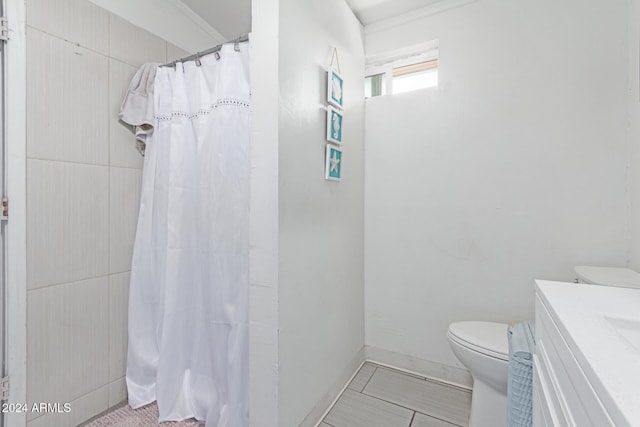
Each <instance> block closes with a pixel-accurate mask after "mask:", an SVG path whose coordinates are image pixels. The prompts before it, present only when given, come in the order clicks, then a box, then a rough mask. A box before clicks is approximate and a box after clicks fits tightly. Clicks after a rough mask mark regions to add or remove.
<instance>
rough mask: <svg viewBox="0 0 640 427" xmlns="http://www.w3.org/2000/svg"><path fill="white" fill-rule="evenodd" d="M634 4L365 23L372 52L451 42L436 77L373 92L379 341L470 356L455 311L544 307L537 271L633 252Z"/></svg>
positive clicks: (373, 337) (432, 354) (371, 206)
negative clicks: (630, 30) (630, 112)
mask: <svg viewBox="0 0 640 427" xmlns="http://www.w3.org/2000/svg"><path fill="white" fill-rule="evenodd" d="M627 6H628V4H627V3H626V2H607V1H604V0H599V1H591V2H588V3H584V2H581V1H578V0H572V1H566V2H554V1H550V0H543V1H541V2H511V1H507V0H482V1H478V2H476V3H473V4H471V5H468V6H465V7H461V8H457V9H453V10H450V11H447V12H444V13H441V14H437V15H433V16H430V17H426V18H422V19H419V20H415V21H412V22H408V23H406V24H405V25H403V26H400V27H393V28H386V29H382V30H380V31H375V32H367V33H366V50H367V55H373V54H377V53H381V52H385V51H388V50H392V49H395V48H399V47H403V46H407V45H411V44H415V43H418V42H424V41H428V40H433V39H438V40H439V48H440V71H439V72H440V74H439V80H440V85H439V88H437V89H427V90H422V91H417V92H413V93H408V94H403V95H397V96H387V97H380V98H373V99H370V100H368V101H367V103H366V147H367V149H366V156H365V159H366V161H365V170H366V179H365V190H366V191H365V201H366V203H365V254H366V255H365V278H366V290H365V295H366V305H365V306H366V313H365V316H366V338H365V342H366V344H367V345H370V346H374V347H379V348H382V349H386V350H391V351H394V352H397V353H403V354H407V355H410V356H414V357H418V358H421V359H426V360H430V361H434V362H440V363H443V364H447V365H450V366H461V365H460V364H459V363H458V362H457V360H456V359H455V358H454V356H453V354H452V353H451V352H450V350H449V346H448V343H447V340H446V337H445V334H446V328H447V325H448V324H449V323H450V322H453V321H457V320H470V319H483V320H494V321H503V322H504V321H508V320H510V319H521V318H531V317H532V314H533V298H532V297H533V280H534V279H535V278H548V279H559V280H572V278H573V272H572V268H573V266H574V265H576V264H600V265H624V264H625V263H626V258H627V249H628V243H629V235H628V233H629V230H628V225H627V215H626V209H627V207H626V194H625V191H626V190H625V188H626V187H625V169H626V158H627V151H626V122H625V121H626V113H627V85H626V83H627V72H628V71H627V55H628V52H627V31H626V25H625V24H626V22H627V13H628V7H627ZM634 40H635V39H634ZM635 49H636V51H637V46H636V47H635ZM636 75H637V73H636Z"/></svg>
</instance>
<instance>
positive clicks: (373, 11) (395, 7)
mask: <svg viewBox="0 0 640 427" xmlns="http://www.w3.org/2000/svg"><path fill="white" fill-rule="evenodd" d="M439 1H442V0H347V4H348V5H349V7H351V9H352V10H353V12H354V13H355V14H356V16H357V17H358V19H359V20H360V22H362V24H363V25H365V26H366V25H369V24H372V23H374V22H378V21H382V20H385V19H388V18H393V17H395V16H398V15H402V14H405V13H408V12H411V11H413V10H416V9H421V8H423V7H426V6H430V5H432V4H434V3H438V2H439Z"/></svg>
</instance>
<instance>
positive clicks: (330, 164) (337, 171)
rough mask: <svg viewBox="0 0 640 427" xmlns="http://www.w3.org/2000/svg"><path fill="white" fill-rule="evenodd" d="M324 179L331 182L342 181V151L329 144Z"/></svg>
mask: <svg viewBox="0 0 640 427" xmlns="http://www.w3.org/2000/svg"><path fill="white" fill-rule="evenodd" d="M324 179H326V180H330V181H340V180H341V179H342V150H341V149H340V148H338V147H336V146H335V145H331V144H327V155H326V158H325V167H324Z"/></svg>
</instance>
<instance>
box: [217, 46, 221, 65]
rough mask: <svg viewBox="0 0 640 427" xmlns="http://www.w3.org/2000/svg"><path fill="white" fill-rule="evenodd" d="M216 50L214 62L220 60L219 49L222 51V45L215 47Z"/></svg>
mask: <svg viewBox="0 0 640 427" xmlns="http://www.w3.org/2000/svg"><path fill="white" fill-rule="evenodd" d="M216 48H217V49H218V50H216V60H218V61H219V60H220V49H222V45H218V46H216Z"/></svg>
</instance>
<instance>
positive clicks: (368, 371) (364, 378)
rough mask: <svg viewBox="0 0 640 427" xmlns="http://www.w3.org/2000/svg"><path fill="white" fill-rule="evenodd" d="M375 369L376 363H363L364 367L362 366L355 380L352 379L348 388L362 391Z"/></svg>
mask: <svg viewBox="0 0 640 427" xmlns="http://www.w3.org/2000/svg"><path fill="white" fill-rule="evenodd" d="M375 371H376V366H375V365H372V364H371V363H365V364H364V365H362V368H360V370H359V371H358V373H357V374H356V376H355V377H354V378H353V380H351V382H350V383H349V386H348V388H350V389H351V390H355V391H362V389H363V388H364V386H365V385H367V383H368V382H369V380H370V379H371V376H372V375H373V373H374V372H375Z"/></svg>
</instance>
